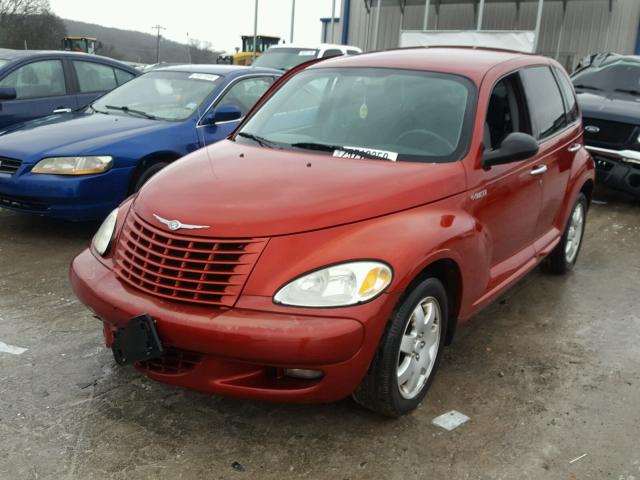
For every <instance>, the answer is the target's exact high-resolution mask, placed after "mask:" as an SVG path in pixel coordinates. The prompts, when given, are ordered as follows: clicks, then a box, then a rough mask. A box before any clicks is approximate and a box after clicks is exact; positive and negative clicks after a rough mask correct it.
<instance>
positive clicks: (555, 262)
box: [542, 193, 587, 275]
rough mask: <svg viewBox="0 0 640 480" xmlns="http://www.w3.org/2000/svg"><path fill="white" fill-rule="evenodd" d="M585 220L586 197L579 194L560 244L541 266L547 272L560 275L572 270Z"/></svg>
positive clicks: (578, 251) (582, 234)
mask: <svg viewBox="0 0 640 480" xmlns="http://www.w3.org/2000/svg"><path fill="white" fill-rule="evenodd" d="M586 219H587V197H585V196H584V194H583V193H580V194H578V198H577V199H576V202H575V203H574V205H573V208H572V209H571V215H569V220H568V221H567V226H566V227H565V229H564V233H563V234H562V239H561V240H560V243H558V245H556V248H554V249H553V251H552V252H551V254H550V255H549V256H548V257H547V259H546V260H545V261H544V263H543V264H542V265H543V267H544V269H545V270H546V271H547V272H549V273H555V274H558V275H562V274H564V273H567V272H569V271H571V270H572V269H573V267H574V265H575V264H576V261H577V260H578V254H579V253H580V248H581V247H582V240H583V239H584V227H585V224H586Z"/></svg>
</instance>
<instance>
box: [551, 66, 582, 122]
mask: <svg viewBox="0 0 640 480" xmlns="http://www.w3.org/2000/svg"><path fill="white" fill-rule="evenodd" d="M556 77H558V83H560V89H561V90H562V95H563V96H564V100H565V103H566V110H567V122H568V123H573V122H575V121H576V120H577V119H578V117H579V116H580V112H579V111H578V102H577V101H576V96H575V94H574V93H573V87H572V86H571V83H570V82H569V79H568V78H567V76H566V75H565V74H564V73H563V72H561V71H560V70H559V69H557V68H556Z"/></svg>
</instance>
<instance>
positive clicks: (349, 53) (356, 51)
mask: <svg viewBox="0 0 640 480" xmlns="http://www.w3.org/2000/svg"><path fill="white" fill-rule="evenodd" d="M359 53H360V52H359V51H358V50H347V55H358V54H359Z"/></svg>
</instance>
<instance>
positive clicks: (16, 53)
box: [0, 48, 130, 68]
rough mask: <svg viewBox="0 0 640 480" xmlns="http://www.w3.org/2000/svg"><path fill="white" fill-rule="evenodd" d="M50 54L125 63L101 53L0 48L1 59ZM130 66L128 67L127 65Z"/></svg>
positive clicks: (17, 58)
mask: <svg viewBox="0 0 640 480" xmlns="http://www.w3.org/2000/svg"><path fill="white" fill-rule="evenodd" d="M50 55H57V56H64V57H77V58H82V57H84V58H93V59H96V58H97V59H100V60H103V61H105V62H109V63H113V64H119V65H124V66H125V67H128V66H127V65H126V64H125V63H123V62H121V61H120V60H114V59H113V58H109V57H103V56H102V55H94V54H90V53H83V52H71V51H69V50H11V49H8V48H0V58H1V59H3V60H19V59H22V58H27V57H46V56H50ZM129 68H130V67H129Z"/></svg>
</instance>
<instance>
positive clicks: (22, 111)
mask: <svg viewBox="0 0 640 480" xmlns="http://www.w3.org/2000/svg"><path fill="white" fill-rule="evenodd" d="M0 87H11V88H15V89H16V93H17V97H16V99H15V100H5V101H2V102H0V128H2V127H5V126H7V125H11V124H14V123H20V122H25V121H27V120H31V119H33V118H37V117H44V116H46V115H51V114H52V113H54V112H55V111H56V110H61V109H74V108H75V106H76V103H75V102H76V100H75V98H74V96H73V95H67V86H66V81H65V75H64V69H63V66H62V61H61V60H38V61H34V62H30V63H27V64H26V65H21V66H20V67H18V68H17V69H15V70H13V71H11V72H9V73H8V74H7V75H6V76H5V77H4V78H3V79H1V80H0Z"/></svg>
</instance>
